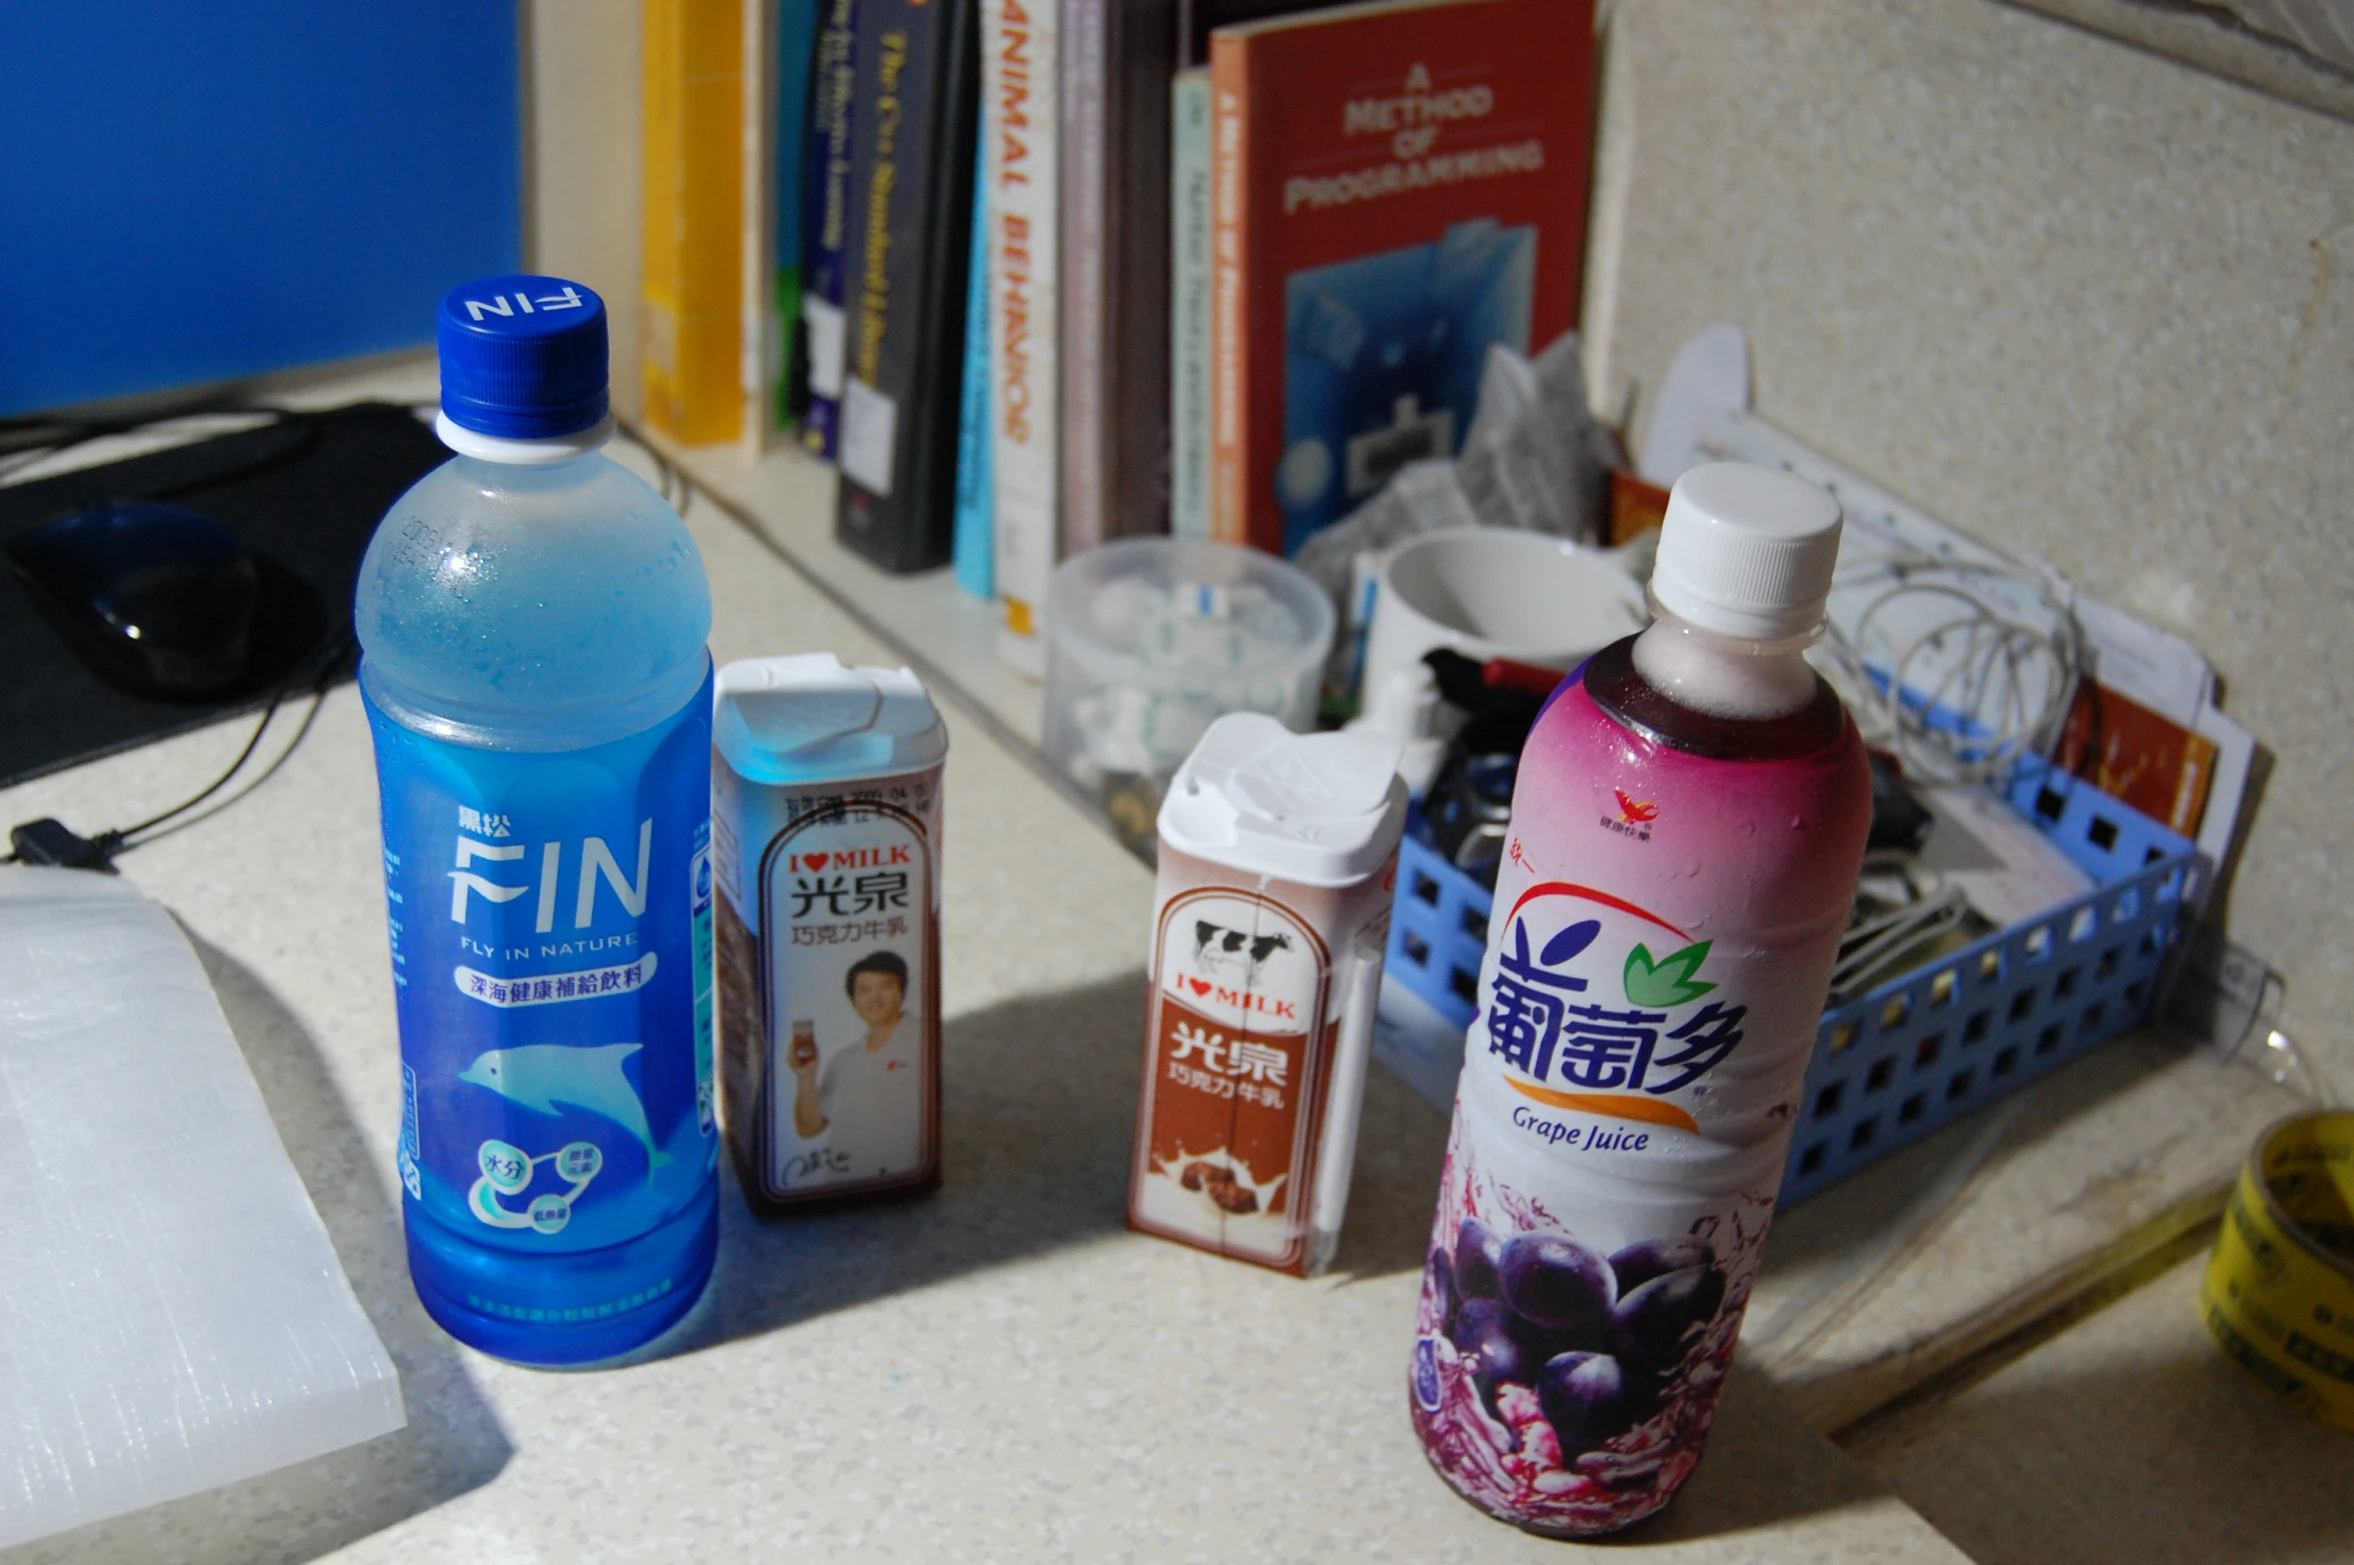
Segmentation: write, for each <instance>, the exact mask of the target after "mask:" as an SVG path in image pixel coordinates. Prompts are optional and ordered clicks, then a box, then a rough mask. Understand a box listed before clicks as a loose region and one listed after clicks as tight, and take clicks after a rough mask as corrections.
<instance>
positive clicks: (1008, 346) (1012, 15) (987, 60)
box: [981, 0, 1062, 673]
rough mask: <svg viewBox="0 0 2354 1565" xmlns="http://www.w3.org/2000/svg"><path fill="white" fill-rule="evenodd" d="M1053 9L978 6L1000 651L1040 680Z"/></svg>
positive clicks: (1050, 452)
mask: <svg viewBox="0 0 2354 1565" xmlns="http://www.w3.org/2000/svg"><path fill="white" fill-rule="evenodd" d="M1056 5H1057V0H983V16H984V22H983V35H984V43H983V47H982V88H981V91H982V98H983V100H984V102H985V105H986V108H985V110H984V118H985V129H984V132H983V138H982V147H983V155H984V156H985V157H986V158H987V159H988V177H989V198H988V199H989V228H990V234H989V247H990V248H989V356H990V362H991V377H990V386H989V392H990V396H989V414H990V420H991V425H992V429H993V431H994V447H993V449H992V450H991V452H990V467H991V474H990V476H991V481H992V487H993V488H994V491H995V493H994V507H995V520H996V541H997V551H996V552H997V558H996V561H995V572H994V574H995V577H996V587H997V594H998V597H999V598H1000V599H1001V600H1002V601H1003V602H1004V604H1005V635H1004V637H1003V639H1002V641H1001V643H1000V646H1001V649H1002V651H1003V654H1004V656H1005V658H1006V660H1007V661H1008V662H1009V663H1011V664H1012V665H1014V666H1015V667H1016V668H1020V669H1024V670H1027V671H1029V672H1033V673H1037V672H1043V669H1044V662H1045V651H1044V647H1043V645H1042V644H1041V640H1040V637H1039V622H1038V621H1039V613H1040V611H1041V610H1042V609H1043V607H1044V606H1045V602H1046V584H1047V578H1048V577H1049V576H1051V575H1052V574H1053V572H1054V564H1055V558H1056V552H1057V546H1058V539H1059V532H1058V529H1059V514H1060V496H1061V488H1062V482H1061V480H1062V467H1061V453H1060V449H1059V439H1058V437H1059V432H1060V409H1059V406H1058V404H1059V403H1060V400H1061V395H1060V394H1061V385H1060V380H1059V372H1058V368H1057V353H1056V348H1057V341H1056V338H1057V325H1058V322H1057V319H1056V300H1057V298H1058V297H1059V295H1058V277H1059V265H1058V263H1059V259H1060V250H1061V235H1060V233H1059V230H1058V226H1057V225H1058V223H1059V221H1060V189H1061V183H1060V179H1059V175H1058V169H1059V166H1060V149H1059V147H1058V145H1057V142H1058V140H1059V130H1060V118H1059V112H1058V109H1057V106H1056V100H1057V96H1058V91H1059V88H1060V86H1061V83H1060V79H1059V77H1058V75H1057V69H1058V67H1057V63H1056V60H1057V55H1056V43H1057V36H1058V33H1059V29H1060V20H1061V19H1060V17H1059V15H1058V14H1057V11H1056Z"/></svg>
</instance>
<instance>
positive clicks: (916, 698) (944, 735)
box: [711, 652, 948, 783]
mask: <svg viewBox="0 0 2354 1565" xmlns="http://www.w3.org/2000/svg"><path fill="white" fill-rule="evenodd" d="M715 696H716V711H715V712H714V714H713V720H712V727H711V739H712V743H713V744H714V745H715V746H716V747H717V748H718V750H719V753H720V755H721V756H723V757H724V758H725V759H726V761H727V764H728V765H730V766H732V767H734V768H735V769H736V771H737V772H738V773H739V774H741V775H742V776H744V777H748V778H750V779H752V780H753V781H754V782H772V783H792V782H808V781H814V780H819V779H833V778H852V777H888V776H891V775H894V774H896V773H900V772H914V771H921V770H923V769H924V768H925V767H928V766H936V765H938V764H939V763H940V760H941V758H942V757H943V756H945V755H946V754H947V753H948V730H947V729H946V728H945V727H943V726H942V725H941V722H940V714H939V712H938V711H937V710H936V709H935V708H934V707H933V705H932V698H931V697H930V696H929V695H928V694H926V693H925V691H924V686H923V682H922V681H921V680H919V679H917V678H916V677H915V675H914V674H912V673H910V672H909V671H908V670H906V669H904V668H897V669H893V668H845V667H843V666H842V660H841V659H839V658H837V657H835V656H834V655H833V654H832V653H831V652H812V653H808V654H806V655H804V656H801V657H781V658H742V659H739V660H738V661H736V662H733V663H730V664H728V665H727V666H726V667H724V668H722V669H721V670H720V671H719V676H718V679H717V681H716V690H715Z"/></svg>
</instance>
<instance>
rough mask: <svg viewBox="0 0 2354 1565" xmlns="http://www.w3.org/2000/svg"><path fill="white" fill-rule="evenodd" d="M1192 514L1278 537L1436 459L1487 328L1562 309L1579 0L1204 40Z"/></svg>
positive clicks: (1580, 191)
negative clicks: (1197, 429)
mask: <svg viewBox="0 0 2354 1565" xmlns="http://www.w3.org/2000/svg"><path fill="white" fill-rule="evenodd" d="M1210 76H1211V114H1212V119H1211V132H1210V133H1211V138H1212V140H1211V148H1212V150H1211V157H1212V170H1213V174H1212V181H1211V214H1212V215H1211V222H1212V224H1213V239H1212V242H1213V247H1214V248H1213V251H1212V261H1211V264H1212V312H1213V313H1212V326H1211V333H1212V348H1211V399H1210V400H1211V414H1210V417H1211V437H1212V478H1211V508H1212V518H1213V521H1212V525H1213V528H1214V531H1215V534H1216V536H1218V537H1220V538H1225V539H1229V540H1232V541H1235V542H1247V543H1250V544H1253V545H1255V546H1257V547H1259V548H1261V549H1265V550H1267V551H1268V552H1270V553H1274V554H1281V555H1290V554H1294V553H1297V552H1298V550H1299V547H1300V545H1301V544H1302V543H1303V542H1304V541H1306V540H1307V538H1309V537H1310V536H1311V535H1313V534H1314V533H1315V532H1316V531H1318V530H1319V529H1320V528H1323V527H1325V526H1328V525H1329V524H1331V523H1332V522H1335V521H1338V520H1339V519H1340V518H1341V517H1343V516H1345V515H1347V514H1348V513H1349V512H1350V511H1352V510H1354V509H1355V508H1356V507H1357V506H1359V505H1361V504H1363V503H1364V502H1365V501H1366V500H1368V499H1370V498H1372V496H1373V494H1374V493H1375V492H1376V491H1377V490H1379V489H1380V488H1381V486H1382V484H1384V483H1385V482H1387V481H1388V478H1389V476H1390V474H1391V473H1393V472H1395V471H1397V469H1398V468H1400V467H1402V466H1404V465H1405V464H1406V463H1408V462H1410V461H1414V460H1416V459H1418V458H1421V457H1429V456H1441V457H1443V456H1452V455H1454V454H1455V451H1456V449H1457V448H1458V447H1459V446H1460V444H1461V443H1462V438H1463V436H1464V434H1465V433H1466V432H1468V430H1469V429H1470V427H1471V416H1472V413H1473V410H1474V409H1475V408H1476V407H1477V405H1478V390H1479V377H1480V366H1481V364H1482V363H1483V362H1484V361H1485V359H1486V357H1487V350H1488V348H1489V346H1490V345H1491V344H1495V343H1502V344H1503V345H1505V346H1507V347H1510V348H1512V349H1514V350H1516V351H1518V352H1521V353H1533V352H1534V351H1536V350H1537V349H1540V348H1542V347H1543V346H1544V345H1545V344H1546V343H1548V342H1550V341H1552V340H1553V338H1554V337H1556V336H1558V335H1559V334H1561V333H1562V332H1564V331H1567V330H1568V329H1569V328H1570V327H1571V326H1573V325H1575V324H1576V322H1577V308H1578V288H1579V281H1580V270H1581V266H1582V263H1583V261H1584V256H1585V231H1586V176H1587V165H1588V161H1589V153H1590V148H1591V144H1592V139H1593V120H1594V13H1593V4H1592V0H1389V3H1384V4H1374V5H1356V6H1347V7H1343V8H1341V9H1337V10H1329V11H1315V12H1310V13H1307V14H1304V15H1297V16H1287V17H1277V18H1272V19H1270V20H1267V21H1263V22H1254V23H1249V24H1246V25H1242V26H1237V27H1226V28H1220V29H1219V30H1218V31H1217V32H1215V33H1213V34H1212V35H1211V41H1210Z"/></svg>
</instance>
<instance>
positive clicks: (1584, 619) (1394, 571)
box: [1358, 527, 1651, 692]
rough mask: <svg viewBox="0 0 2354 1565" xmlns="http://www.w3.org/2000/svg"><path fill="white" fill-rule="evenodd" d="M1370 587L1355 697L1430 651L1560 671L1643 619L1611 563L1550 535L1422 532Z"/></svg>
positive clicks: (1623, 574) (1637, 594) (1634, 595)
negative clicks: (1360, 676)
mask: <svg viewBox="0 0 2354 1565" xmlns="http://www.w3.org/2000/svg"><path fill="white" fill-rule="evenodd" d="M1376 581H1377V583H1378V586H1377V589H1376V592H1375V596H1374V601H1373V628H1372V631H1371V632H1370V633H1369V635H1368V636H1367V638H1366V645H1365V673H1364V678H1363V680H1362V682H1361V683H1360V684H1359V685H1358V689H1359V690H1360V691H1361V692H1372V691H1378V690H1380V689H1381V688H1382V686H1383V683H1384V682H1385V681H1387V680H1388V679H1389V677H1390V676H1391V675H1392V674H1394V673H1396V672H1397V671H1398V670H1399V669H1401V668H1404V667H1405V666H1406V665H1408V664H1410V663H1415V662H1419V661H1420V660H1421V659H1422V657H1423V655H1424V654H1426V653H1428V652H1430V651H1431V650H1432V649H1434V648H1437V647H1447V648H1450V649H1452V650H1453V651H1456V652H1460V653H1462V654H1463V655H1464V656H1465V657H1468V658H1472V659H1474V660H1476V661H1479V662H1483V663H1484V662H1486V661H1487V660H1489V659H1490V658H1511V659H1513V660H1514V661H1516V662H1521V663H1533V664H1535V665H1536V666H1538V667H1540V668H1558V669H1563V670H1567V669H1570V668H1572V667H1574V666H1576V664H1577V663H1578V662H1579V661H1580V660H1582V659H1584V658H1586V657H1588V656H1590V655H1592V654H1593V653H1595V652H1598V651H1600V650H1601V649H1602V648H1604V647H1606V646H1608V645H1610V643H1612V642H1614V641H1616V640H1618V639H1619V638H1620V637H1622V636H1631V635H1633V634H1634V633H1635V632H1636V631H1638V630H1641V629H1642V628H1643V627H1644V626H1645V625H1646V624H1648V623H1649V622H1650V618H1651V616H1650V613H1649V611H1648V609H1647V608H1646V607H1645V605H1644V602H1643V588H1642V584H1641V583H1639V582H1638V581H1636V580H1635V578H1634V577H1633V576H1632V575H1631V574H1629V573H1628V572H1627V570H1626V569H1625V568H1624V567H1623V566H1621V565H1619V564H1618V562H1617V561H1615V560H1613V559H1611V558H1610V557H1609V556H1608V555H1606V554H1603V553H1601V552H1600V551H1598V550H1594V549H1589V548H1585V547H1583V546H1582V545H1579V544H1574V543H1571V542H1569V541H1568V540H1567V539H1563V538H1556V537H1553V536H1552V535H1550V534H1548V533H1532V532H1519V531H1514V530H1508V529H1504V528H1496V527H1470V528H1459V529H1456V530H1454V531H1451V532H1441V533H1426V534H1424V535H1423V536H1421V537H1419V538H1410V539H1408V540H1407V541H1406V542H1404V543H1402V544H1399V545H1398V546H1397V547H1396V548H1395V549H1392V550H1390V551H1389V553H1388V554H1386V555H1385V556H1384V557H1383V558H1382V560H1381V563H1380V566H1379V569H1378V571H1377V573H1376Z"/></svg>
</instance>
